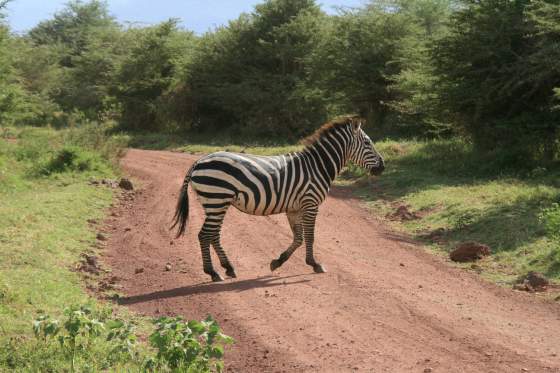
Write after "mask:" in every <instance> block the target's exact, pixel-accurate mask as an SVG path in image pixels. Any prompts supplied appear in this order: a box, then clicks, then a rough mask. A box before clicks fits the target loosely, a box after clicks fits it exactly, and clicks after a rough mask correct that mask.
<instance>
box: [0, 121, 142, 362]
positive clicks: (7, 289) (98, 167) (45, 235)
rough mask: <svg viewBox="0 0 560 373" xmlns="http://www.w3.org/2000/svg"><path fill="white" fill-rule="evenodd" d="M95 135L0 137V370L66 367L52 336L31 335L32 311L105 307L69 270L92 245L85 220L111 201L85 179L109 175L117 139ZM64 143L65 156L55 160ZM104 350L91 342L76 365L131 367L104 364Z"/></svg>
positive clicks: (40, 132) (33, 132)
mask: <svg viewBox="0 0 560 373" xmlns="http://www.w3.org/2000/svg"><path fill="white" fill-rule="evenodd" d="M80 131H81V132H82V133H80ZM93 132H95V131H93ZM3 133H4V134H6V133H7V131H6V130H4V132H3ZM96 136H101V134H100V133H97V134H95V133H93V134H92V131H90V129H87V128H85V129H82V130H79V129H73V130H66V131H54V130H50V129H36V128H26V129H23V130H19V129H18V130H14V129H12V130H11V132H10V133H9V135H5V136H3V137H0V201H1V203H0V247H1V249H0V371H39V370H40V371H64V370H67V368H68V364H67V357H65V356H64V354H63V353H62V351H61V350H60V349H58V348H57V345H58V343H57V342H56V341H55V342H53V343H50V344H45V343H41V342H38V341H36V340H35V338H34V337H33V336H32V328H31V323H32V321H33V320H34V319H35V318H36V317H37V316H38V315H40V314H50V315H52V316H53V317H60V315H61V314H62V311H63V309H64V308H65V307H68V306H70V305H73V304H91V305H92V306H93V307H94V308H95V309H97V310H98V311H99V312H105V313H107V312H110V310H108V306H107V305H104V304H100V303H99V302H97V301H96V300H94V299H93V298H91V297H90V296H88V295H87V293H86V292H85V284H84V282H83V280H82V279H81V278H80V275H79V273H77V272H74V271H72V268H73V267H74V265H75V264H76V262H77V261H78V260H79V258H80V254H81V253H83V252H86V251H90V250H91V248H92V247H93V246H94V244H95V233H94V231H93V230H92V228H91V227H90V226H89V225H88V222H87V220H88V219H92V218H93V219H101V218H102V217H103V216H104V213H105V210H106V208H107V207H108V206H109V205H110V203H111V201H112V199H113V195H112V191H111V190H110V189H108V188H102V187H97V188H96V187H93V186H91V185H89V183H88V180H89V179H90V178H92V177H114V176H115V171H114V168H113V167H112V166H111V159H112V156H116V153H117V152H118V151H117V149H119V145H118V144H117V143H115V140H109V139H108V138H105V139H104V141H102V142H101V141H100V140H101V138H97V139H96V138H95V137H96ZM117 141H118V140H117ZM69 147H70V148H69ZM68 149H71V153H72V154H73V156H70V158H68V159H67V160H68V162H66V163H64V164H63V165H62V166H61V165H60V164H56V160H57V157H60V154H63V152H64V151H67V150H68ZM65 159H66V158H65ZM53 162H54V163H53ZM53 164H55V166H56V167H51V166H52V165H53ZM74 166H76V167H74ZM110 348H111V346H110V345H109V344H108V343H105V342H104V341H98V342H96V343H95V344H94V345H92V347H91V352H90V354H91V359H89V358H88V361H82V362H81V365H80V367H81V369H86V370H87V369H93V370H99V369H106V368H108V367H109V366H114V367H118V366H121V367H122V366H134V364H132V365H130V364H131V363H130V362H128V363H121V362H118V361H117V362H116V361H112V362H111V361H110V359H109V358H108V357H109V356H110V353H109V350H110ZM107 364H109V365H107ZM88 367H89V368H88Z"/></svg>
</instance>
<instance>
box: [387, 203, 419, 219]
mask: <svg viewBox="0 0 560 373" xmlns="http://www.w3.org/2000/svg"><path fill="white" fill-rule="evenodd" d="M387 218H389V219H391V220H400V221H410V220H416V219H420V218H421V216H420V215H419V214H418V213H417V212H412V211H410V206H407V205H400V206H398V207H397V209H396V210H395V212H393V213H392V214H388V215H387Z"/></svg>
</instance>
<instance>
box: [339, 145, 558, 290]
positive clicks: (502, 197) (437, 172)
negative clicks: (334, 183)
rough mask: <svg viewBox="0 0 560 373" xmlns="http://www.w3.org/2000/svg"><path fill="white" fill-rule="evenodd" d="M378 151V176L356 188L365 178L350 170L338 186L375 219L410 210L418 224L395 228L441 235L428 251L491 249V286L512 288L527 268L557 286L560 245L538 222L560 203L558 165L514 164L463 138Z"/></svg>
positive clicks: (383, 147)
mask: <svg viewBox="0 0 560 373" xmlns="http://www.w3.org/2000/svg"><path fill="white" fill-rule="evenodd" d="M378 148H379V150H380V151H381V152H382V153H383V154H384V155H385V156H386V161H387V165H386V171H385V173H384V174H383V175H382V176H381V177H379V178H377V179H375V180H374V181H370V182H369V183H364V182H363V181H362V182H359V181H358V182H356V179H360V178H365V176H362V175H361V173H360V172H359V171H356V170H350V171H349V172H347V173H346V175H345V177H343V178H342V180H341V182H340V183H341V184H342V185H347V186H348V185H350V186H353V188H354V189H355V192H356V193H357V195H359V196H361V197H362V198H363V199H364V200H366V201H367V203H368V205H369V206H370V207H371V208H372V209H373V210H374V211H375V212H376V213H377V214H380V215H383V216H384V215H386V214H387V213H390V212H393V211H394V210H395V208H396V207H397V206H399V205H403V204H404V205H408V206H410V210H411V211H416V212H418V213H419V214H420V215H421V216H422V218H421V219H418V220H412V221H409V222H404V223H402V224H401V223H399V224H397V226H398V227H400V228H402V229H404V230H405V231H407V232H409V233H411V234H413V235H414V236H416V237H417V238H418V239H422V236H423V235H425V234H426V233H429V232H431V231H433V230H436V229H438V228H442V229H445V233H444V235H443V242H441V244H439V245H436V244H434V245H433V247H434V248H435V249H436V250H438V251H443V252H448V251H449V250H451V249H452V248H454V247H455V246H456V245H457V244H458V243H460V242H464V241H478V242H481V243H484V244H487V245H489V246H490V248H491V250H492V253H493V255H492V257H491V258H490V259H487V260H484V261H482V262H481V263H480V265H481V267H482V268H483V269H484V270H485V272H484V273H485V275H486V276H487V277H490V278H492V279H493V280H495V281H498V282H512V281H513V280H515V279H516V278H517V277H518V276H520V275H523V274H525V273H526V272H528V271H531V270H534V271H539V272H542V273H544V274H545V275H546V276H548V277H549V278H551V279H553V280H556V281H559V280H560V243H559V242H558V240H557V238H556V237H554V236H553V235H551V234H550V233H549V232H548V233H547V230H546V229H545V223H546V222H544V221H543V220H542V219H539V216H540V215H542V211H543V210H544V209H546V208H548V207H550V206H552V205H553V203H555V202H558V201H560V178H559V176H560V171H559V170H558V165H554V164H553V165H550V166H549V168H548V169H545V168H542V167H534V168H531V165H519V164H515V165H514V166H512V165H511V163H509V161H508V158H507V157H506V156H503V155H502V156H497V155H496V154H487V155H484V156H482V155H479V154H477V153H476V152H474V151H473V149H472V148H471V146H470V145H469V144H467V143H465V142H463V141H460V140H447V141H443V140H442V141H431V142H417V141H406V142H393V141H386V142H382V143H379V144H378ZM426 242H428V243H429V241H426Z"/></svg>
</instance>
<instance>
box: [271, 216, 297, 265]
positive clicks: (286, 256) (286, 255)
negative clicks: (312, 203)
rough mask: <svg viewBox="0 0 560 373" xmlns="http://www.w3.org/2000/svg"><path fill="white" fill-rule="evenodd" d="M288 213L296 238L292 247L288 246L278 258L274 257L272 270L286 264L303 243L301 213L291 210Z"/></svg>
mask: <svg viewBox="0 0 560 373" xmlns="http://www.w3.org/2000/svg"><path fill="white" fill-rule="evenodd" d="M286 215H288V221H289V223H290V228H291V229H292V233H293V235H294V240H293V241H292V244H291V245H290V247H288V248H287V249H286V250H285V251H284V252H283V253H282V254H280V256H279V257H278V259H274V260H273V261H272V262H270V270H271V271H274V270H275V269H277V268H279V267H280V266H281V265H282V264H284V262H285V261H286V260H288V259H289V258H290V256H292V254H293V253H294V251H296V249H297V248H298V247H300V246H301V244H302V243H303V227H302V226H301V214H300V213H299V212H297V213H290V212H289V213H287V214H286Z"/></svg>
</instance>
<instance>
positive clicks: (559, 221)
mask: <svg viewBox="0 0 560 373" xmlns="http://www.w3.org/2000/svg"><path fill="white" fill-rule="evenodd" d="M539 220H540V222H541V223H542V224H543V225H544V227H545V229H546V233H547V234H548V236H549V237H552V238H554V239H556V240H558V239H560V205H559V204H558V203H556V202H555V203H553V204H551V205H550V206H549V207H546V208H543V209H542V211H541V213H540V214H539Z"/></svg>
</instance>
